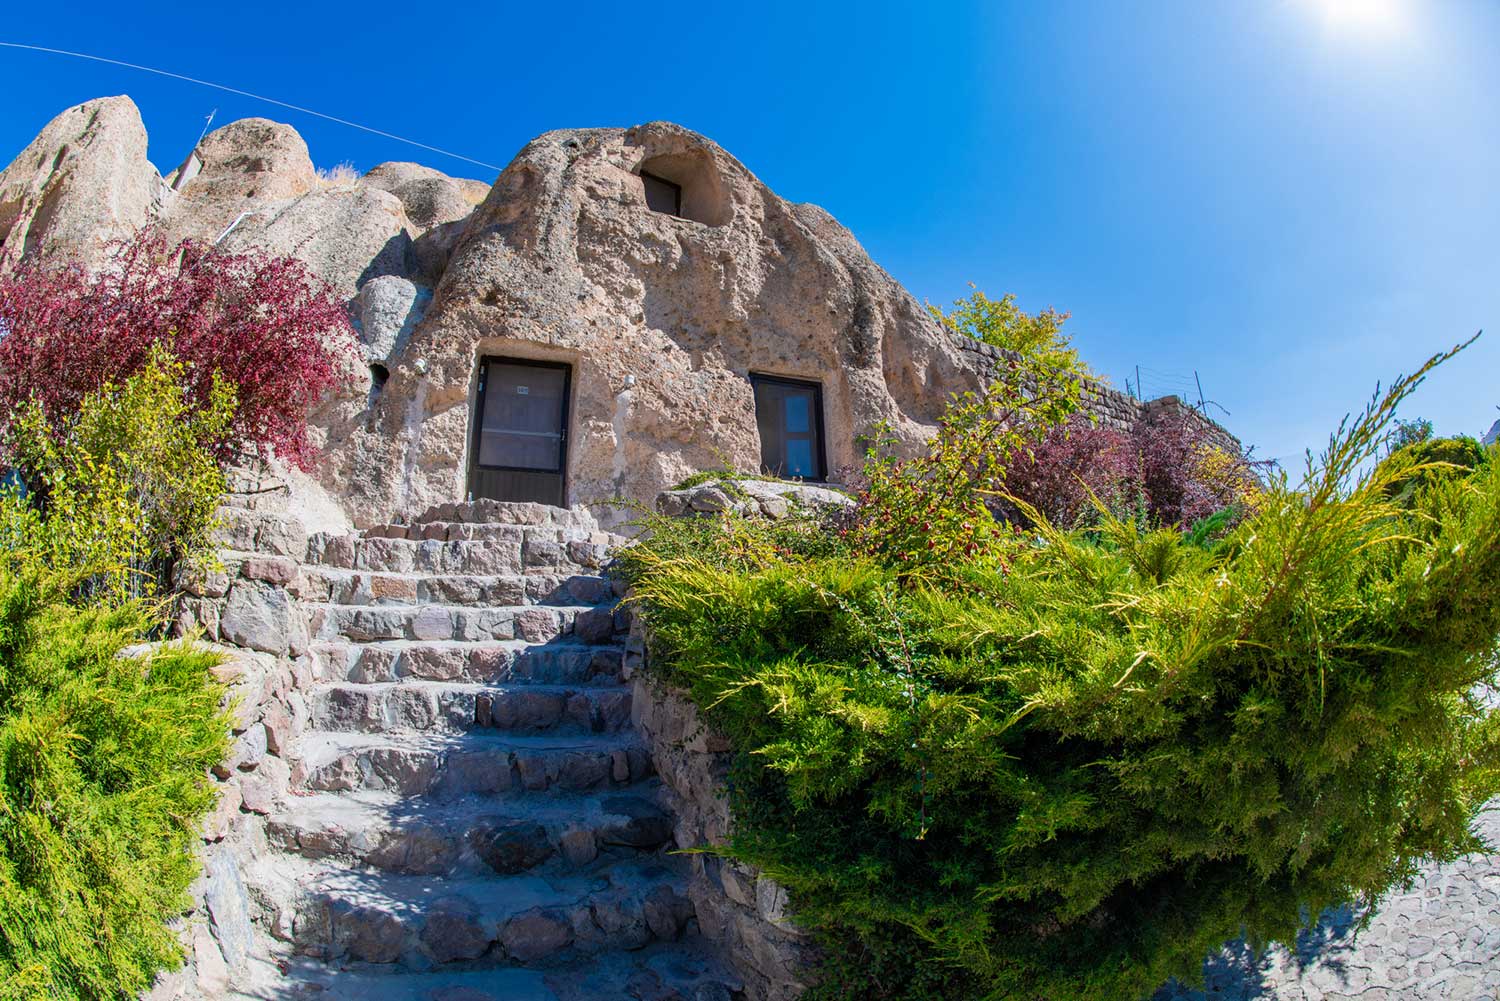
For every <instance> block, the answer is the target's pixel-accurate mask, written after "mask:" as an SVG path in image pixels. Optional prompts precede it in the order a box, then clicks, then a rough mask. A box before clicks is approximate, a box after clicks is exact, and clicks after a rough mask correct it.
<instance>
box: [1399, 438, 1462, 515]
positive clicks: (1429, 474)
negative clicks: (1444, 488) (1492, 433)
mask: <svg viewBox="0 0 1500 1001" xmlns="http://www.w3.org/2000/svg"><path fill="white" fill-rule="evenodd" d="M1486 461H1488V453H1487V452H1486V451H1485V448H1484V446H1483V445H1481V444H1479V442H1478V441H1476V440H1475V439H1473V438H1470V437H1469V436H1468V435H1457V436H1455V437H1453V438H1424V439H1421V440H1420V441H1415V442H1412V443H1411V444H1408V445H1403V446H1401V447H1400V448H1398V449H1396V450H1395V451H1393V452H1392V453H1391V454H1390V455H1389V456H1387V457H1386V458H1385V460H1384V461H1383V462H1382V463H1381V465H1382V466H1384V467H1385V468H1384V475H1385V476H1386V477H1387V478H1388V480H1389V482H1388V483H1387V484H1386V487H1385V491H1386V495H1387V496H1389V497H1392V498H1395V499H1396V501H1397V502H1398V503H1400V504H1406V503H1409V502H1410V501H1411V498H1412V496H1413V495H1414V494H1415V493H1416V491H1417V490H1418V488H1420V487H1422V486H1425V485H1426V484H1428V483H1430V482H1432V481H1433V480H1434V479H1446V478H1452V477H1455V476H1465V475H1467V474H1468V473H1469V472H1470V471H1472V470H1474V469H1478V468H1479V467H1480V466H1481V465H1483V464H1484V463H1485V462H1486Z"/></svg>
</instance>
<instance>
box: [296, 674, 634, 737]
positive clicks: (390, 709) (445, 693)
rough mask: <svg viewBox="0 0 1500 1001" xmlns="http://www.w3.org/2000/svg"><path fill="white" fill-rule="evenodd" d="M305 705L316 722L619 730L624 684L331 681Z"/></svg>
mask: <svg viewBox="0 0 1500 1001" xmlns="http://www.w3.org/2000/svg"><path fill="white" fill-rule="evenodd" d="M309 708H310V711H311V725H312V726H313V727H314V728H316V729H319V730H342V731H361V732H366V733H381V732H389V731H396V730H424V731H436V732H444V733H464V732H466V731H468V730H472V729H475V728H487V727H492V728H494V729H497V730H505V731H508V732H512V733H542V732H547V733H558V734H563V733H577V734H585V733H618V732H619V731H620V730H623V729H625V728H627V727H629V726H630V689H628V688H622V687H620V686H618V685H615V686H608V687H601V688H589V687H581V686H576V685H508V686H507V685H478V684H464V683H461V682H446V681H406V682H390V681H386V682H379V683H375V684H358V683H353V682H337V683H334V684H330V685H324V686H320V687H319V688H317V689H314V690H313V692H312V695H311V698H310V699H309Z"/></svg>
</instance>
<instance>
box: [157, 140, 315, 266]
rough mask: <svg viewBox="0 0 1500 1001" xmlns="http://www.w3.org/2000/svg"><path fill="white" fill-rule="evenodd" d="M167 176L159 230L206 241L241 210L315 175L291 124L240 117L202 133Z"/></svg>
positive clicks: (283, 194)
mask: <svg viewBox="0 0 1500 1001" xmlns="http://www.w3.org/2000/svg"><path fill="white" fill-rule="evenodd" d="M167 182H168V183H169V184H170V185H171V186H172V187H173V188H174V189H175V190H176V195H175V196H174V197H173V198H172V199H171V200H170V202H169V204H168V205H167V207H166V210H165V211H164V212H163V214H162V228H163V230H164V232H165V233H166V234H167V236H168V237H169V238H171V239H173V240H181V239H185V238H188V237H192V238H193V239H197V240H205V241H211V240H215V239H218V237H219V236H220V235H221V234H222V233H223V232H224V231H225V230H226V229H228V228H229V227H230V226H231V225H233V224H234V222H235V220H236V219H239V218H240V217H241V215H242V214H244V213H246V212H254V211H257V210H259V209H263V208H265V207H266V206H268V205H272V204H275V203H277V202H284V201H286V200H288V199H291V198H296V197H298V196H299V195H305V194H307V193H308V192H309V191H312V190H313V188H314V187H316V186H317V182H318V175H317V171H316V170H314V169H313V165H312V159H311V158H310V157H309V156H308V155H307V143H306V142H304V141H303V140H302V137H301V136H300V135H298V134H297V130H296V129H294V128H292V127H291V126H290V125H282V124H281V123H279V122H272V121H268V120H267V119H264V118H242V119H240V120H239V121H235V122H230V123H229V124H228V125H226V126H224V127H223V128H221V129H215V130H214V131H213V132H210V133H209V134H208V135H206V136H204V137H203V139H202V141H201V142H199V143H198V146H197V147H196V148H195V149H194V150H193V152H192V153H190V154H188V158H187V160H185V161H184V162H183V164H182V166H180V167H178V168H177V170H175V171H173V172H172V173H171V174H169V175H168V177H167ZM241 225H243V221H242V222H241Z"/></svg>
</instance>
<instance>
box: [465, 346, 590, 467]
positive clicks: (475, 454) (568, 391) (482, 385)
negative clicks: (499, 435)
mask: <svg viewBox="0 0 1500 1001" xmlns="http://www.w3.org/2000/svg"><path fill="white" fill-rule="evenodd" d="M491 364H499V365H521V366H525V367H528V368H560V369H562V373H563V385H562V395H563V399H562V419H561V421H559V422H558V423H559V424H560V425H561V426H560V427H559V428H558V431H559V432H560V433H561V435H562V437H561V440H559V442H558V448H557V461H558V468H556V469H538V468H536V467H535V466H492V465H490V464H488V463H485V462H480V461H479V455H480V448H479V447H480V442H481V436H482V435H483V434H484V398H485V393H486V392H488V390H489V375H490V365H491ZM572 408H573V366H572V365H570V364H569V363H568V362H565V361H538V360H536V359H535V358H512V357H509V356H506V355H482V356H481V357H480V359H479V384H478V385H477V386H475V387H474V410H473V417H472V420H473V424H474V428H473V433H472V435H471V441H470V443H469V448H470V450H471V451H470V458H469V469H470V470H471V471H472V470H475V469H487V470H492V471H495V472H501V473H544V474H546V475H549V476H558V475H561V476H562V478H563V496H564V497H566V496H567V490H568V418H569V416H570V415H569V411H570V410H572ZM472 479H473V477H472V475H471V476H470V480H471V481H472Z"/></svg>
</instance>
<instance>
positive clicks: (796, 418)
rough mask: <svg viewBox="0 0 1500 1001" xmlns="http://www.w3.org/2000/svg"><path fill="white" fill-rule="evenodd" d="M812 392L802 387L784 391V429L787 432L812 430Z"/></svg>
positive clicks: (804, 432)
mask: <svg viewBox="0 0 1500 1001" xmlns="http://www.w3.org/2000/svg"><path fill="white" fill-rule="evenodd" d="M811 417H812V394H811V393H809V392H807V391H806V390H804V389H788V390H787V391H786V430H787V433H788V434H795V433H797V432H801V433H803V434H806V433H807V432H808V431H811V430H812V426H811V425H812V420H811Z"/></svg>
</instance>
